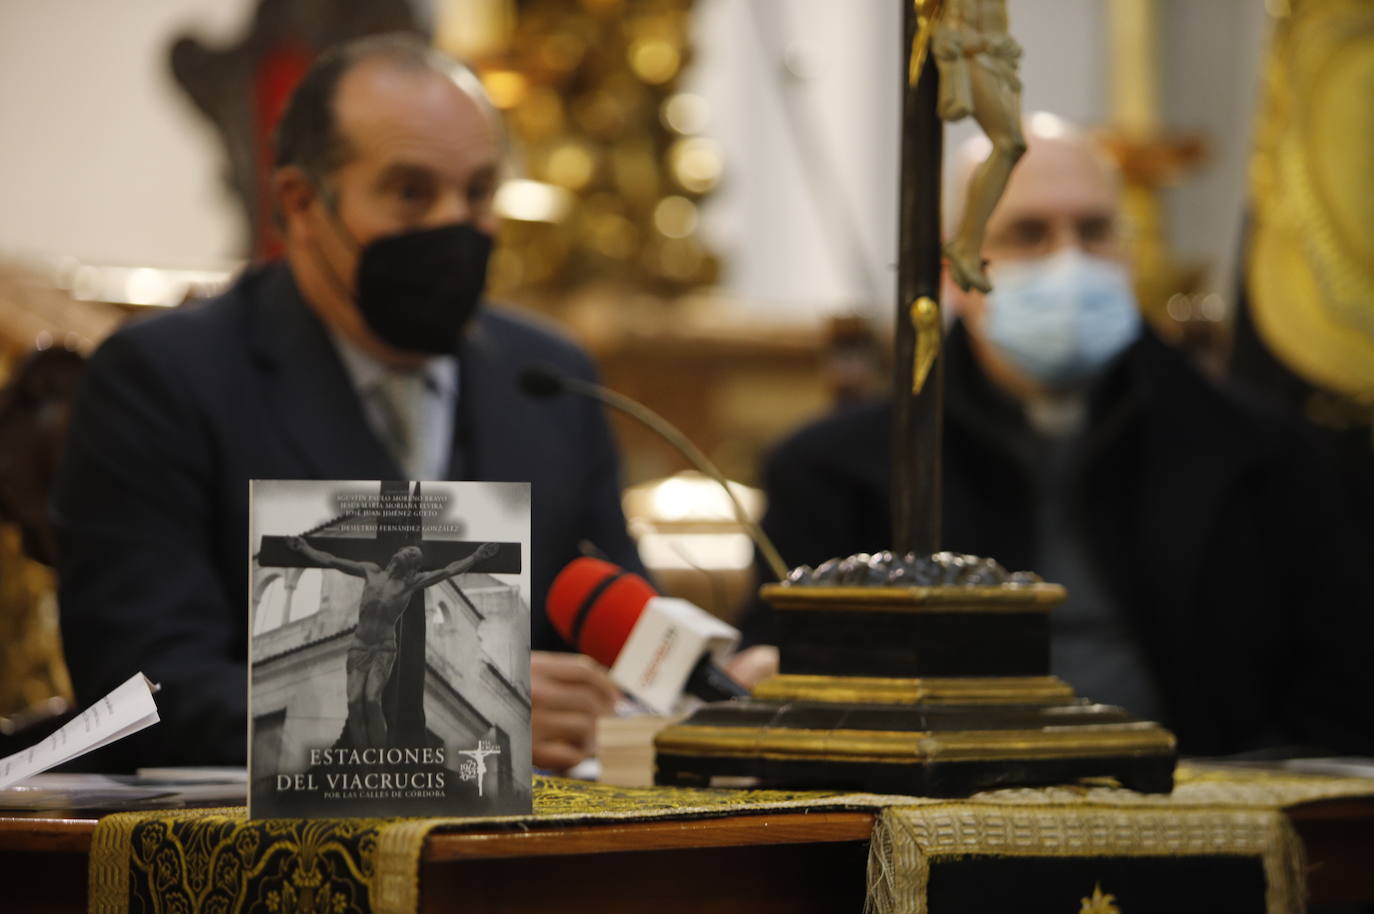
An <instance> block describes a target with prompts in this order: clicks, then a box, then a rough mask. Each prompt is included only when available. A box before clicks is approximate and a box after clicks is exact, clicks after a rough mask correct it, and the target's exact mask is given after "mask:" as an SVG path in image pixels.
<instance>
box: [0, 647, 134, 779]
mask: <svg viewBox="0 0 1374 914" xmlns="http://www.w3.org/2000/svg"><path fill="white" fill-rule="evenodd" d="M156 688H157V686H155V685H154V684H153V683H152V682H151V681H149V679H148V677H147V676H144V675H143V674H142V673H135V674H134V675H133V676H131V677H129V679H128V681H126V682H125V683H124V684H123V685H121V686H119V687H118V688H117V689H115V690H114V691H113V692H111V693H110V694H108V695H106V696H105V697H104V698H102V699H100V700H99V701H97V702H96V703H95V704H93V705H91V706H90V707H89V708H87V709H86V710H85V711H83V712H81V716H79V717H77V718H76V719H75V720H73V721H70V722H69V723H67V725H66V726H64V727H62V729H60V730H58V731H57V732H55V733H53V734H52V735H50V736H49V737H48V738H47V739H45V740H43V741H42V742H40V743H38V744H37V745H35V746H31V747H30V748H28V749H25V750H23V751H21V752H16V753H14V755H10V756H7V757H5V758H3V759H0V788H5V787H8V786H10V785H11V784H14V783H15V782H17V781H22V780H24V778H27V777H31V776H33V775H35V774H38V773H39V772H42V771H47V770H48V769H49V768H53V767H56V766H57V765H61V764H62V763H63V762H68V761H71V760H72V759H74V758H76V757H77V756H80V755H85V754H86V753H87V752H90V751H91V750H93V749H99V748H100V747H101V746H104V745H107V744H108V743H112V742H114V741H115V740H117V739H123V738H124V737H126V736H128V735H129V734H130V733H137V732H138V731H139V730H142V729H143V728H144V727H148V726H151V725H153V724H155V723H157V720H158V717H157V704H156V703H155V702H154V701H153V692H154V691H155V690H156Z"/></svg>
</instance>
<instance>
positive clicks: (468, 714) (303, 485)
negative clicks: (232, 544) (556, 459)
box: [248, 480, 531, 818]
mask: <svg viewBox="0 0 1374 914" xmlns="http://www.w3.org/2000/svg"><path fill="white" fill-rule="evenodd" d="M249 498H250V505H251V512H250V527H249V539H250V543H249V602H250V616H249V618H250V626H251V628H250V640H249V643H250V649H249V687H248V692H249V719H250V727H249V731H250V732H249V759H248V776H249V784H250V788H249V798H248V813H249V816H250V817H252V818H270V817H305V818H320V817H337V816H461V815H509V814H518V813H528V812H529V811H530V809H531V805H530V804H531V799H530V776H531V771H530V669H529V647H530V645H529V637H530V634H529V633H530V626H529V573H528V570H527V569H528V567H529V538H530V533H529V531H530V497H529V485H528V483H504V482H503V483H495V482H378V481H354V482H321V481H296V480H254V481H253V482H252V483H251V486H250V494H249Z"/></svg>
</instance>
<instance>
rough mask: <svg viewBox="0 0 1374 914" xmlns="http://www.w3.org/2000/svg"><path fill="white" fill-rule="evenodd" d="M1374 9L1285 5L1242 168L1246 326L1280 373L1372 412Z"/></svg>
mask: <svg viewBox="0 0 1374 914" xmlns="http://www.w3.org/2000/svg"><path fill="white" fill-rule="evenodd" d="M1371 80H1374V7H1372V6H1370V4H1369V3H1367V2H1361V0H1292V2H1291V3H1290V6H1289V14H1288V15H1287V16H1285V17H1283V18H1281V19H1280V20H1279V21H1278V22H1277V24H1276V27H1275V31H1274V37H1273V43H1272V45H1271V48H1270V52H1269V60H1268V64H1267V72H1266V75H1265V100H1264V106H1263V109H1262V112H1261V116H1260V121H1259V125H1258V129H1257V143H1256V150H1255V155H1254V159H1253V161H1252V167H1251V193H1252V196H1253V199H1254V211H1255V222H1254V232H1253V235H1252V237H1251V244H1250V251H1249V266H1248V269H1249V277H1248V278H1249V288H1250V293H1251V308H1252V311H1253V316H1254V319H1255V324H1256V326H1257V328H1258V329H1259V332H1260V334H1261V335H1262V336H1263V337H1264V339H1265V341H1266V343H1268V345H1269V346H1270V348H1271V349H1272V350H1273V351H1274V352H1275V353H1276V354H1277V355H1278V356H1279V358H1280V359H1282V360H1283V361H1284V362H1285V363H1286V364H1287V365H1288V366H1289V367H1290V368H1292V369H1293V370H1295V371H1296V372H1298V373H1299V374H1301V375H1302V376H1304V377H1305V378H1307V379H1308V380H1309V381H1311V382H1313V383H1315V384H1317V385H1320V386H1322V387H1325V388H1328V389H1332V390H1336V391H1339V392H1341V393H1343V394H1345V395H1347V396H1350V397H1353V398H1354V399H1356V400H1357V401H1361V402H1365V403H1374V205H1371V203H1374V171H1371V170H1370V168H1369V162H1370V161H1371V160H1374V106H1371V105H1370V103H1369V92H1368V88H1367V87H1368V86H1369V85H1370V81H1371Z"/></svg>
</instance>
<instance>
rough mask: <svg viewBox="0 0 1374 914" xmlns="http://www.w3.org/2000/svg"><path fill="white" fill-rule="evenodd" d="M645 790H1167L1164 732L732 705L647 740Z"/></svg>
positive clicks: (961, 712)
mask: <svg viewBox="0 0 1374 914" xmlns="http://www.w3.org/2000/svg"><path fill="white" fill-rule="evenodd" d="M654 742H655V746H656V749H657V757H656V762H657V770H656V773H655V783H658V784H663V785H703V784H708V783H710V782H711V780H712V779H713V778H717V777H720V778H750V779H755V780H756V782H757V785H758V786H760V787H774V788H815V789H840V790H858V791H866V792H873V793H895V794H907V795H920V796H934V797H960V796H967V795H968V794H971V793H974V792H977V791H979V790H987V789H993V788H998V787H1012V786H1032V785H1044V784H1054V783H1064V782H1067V781H1073V780H1076V779H1079V778H1087V777H1111V778H1115V779H1116V780H1117V781H1118V782H1119V783H1120V784H1121V785H1122V786H1123V787H1127V788H1131V789H1134V790H1139V791H1142V792H1148V793H1167V792H1169V791H1170V790H1172V789H1173V772H1174V763H1175V761H1176V759H1177V753H1176V750H1175V746H1174V739H1173V736H1172V734H1170V733H1169V732H1168V731H1167V730H1164V729H1163V728H1161V727H1159V726H1158V725H1157V724H1153V723H1150V722H1148V721H1139V720H1135V719H1134V718H1132V717H1131V716H1130V715H1129V714H1127V713H1126V712H1124V711H1122V710H1121V709H1120V708H1114V707H1110V706H1107V705H1097V704H1092V703H1090V702H1087V701H1084V700H1081V699H1080V700H1070V701H1066V702H1063V703H1056V704H1041V705H1034V706H1032V705H978V706H973V705H968V706H948V705H945V706H924V705H921V704H913V705H874V704H839V703H830V702H804V701H802V702H786V703H784V702H770V701H757V700H745V701H732V702H722V703H718V704H713V705H707V706H705V707H703V708H701V709H699V710H698V711H697V712H696V713H695V714H693V715H692V716H691V717H689V718H688V719H687V720H685V721H683V722H682V723H680V724H677V725H675V726H672V727H669V728H667V729H665V730H663V731H661V732H660V733H659V735H658V737H657V738H656V739H655V741H654Z"/></svg>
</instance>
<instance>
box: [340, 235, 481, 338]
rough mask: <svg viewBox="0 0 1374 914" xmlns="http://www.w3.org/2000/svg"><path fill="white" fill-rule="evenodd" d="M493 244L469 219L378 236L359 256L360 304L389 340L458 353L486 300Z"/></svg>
mask: <svg viewBox="0 0 1374 914" xmlns="http://www.w3.org/2000/svg"><path fill="white" fill-rule="evenodd" d="M491 247H492V241H491V237H490V236H489V235H487V234H485V233H484V232H480V231H478V230H477V229H476V228H474V227H473V226H472V225H470V224H468V223H466V222H460V223H456V224H454V225H445V226H440V227H439V228H432V229H420V230H418V231H414V232H405V233H403V234H400V235H388V236H386V237H384V238H378V239H377V240H376V241H373V242H371V243H370V244H368V245H367V246H366V247H364V248H363V250H362V253H361V254H360V255H359V257H358V276H357V285H356V289H357V292H356V299H355V300H356V303H357V306H358V311H359V312H361V314H362V316H363V320H364V321H366V322H367V326H368V328H369V329H371V330H372V332H373V333H374V334H376V335H377V338H378V339H380V340H381V341H382V342H384V343H386V344H387V345H389V346H392V347H394V348H396V349H400V350H403V351H405V352H426V353H432V354H434V355H450V354H452V353H453V352H455V351H457V348H458V341H459V338H460V337H461V336H462V333H463V328H464V327H466V326H467V323H468V321H469V320H471V319H472V315H473V314H474V313H475V312H476V310H477V305H478V302H479V301H481V298H482V289H483V288H484V287H485V286H486V282H487V259H488V258H489V257H490V256H491Z"/></svg>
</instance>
